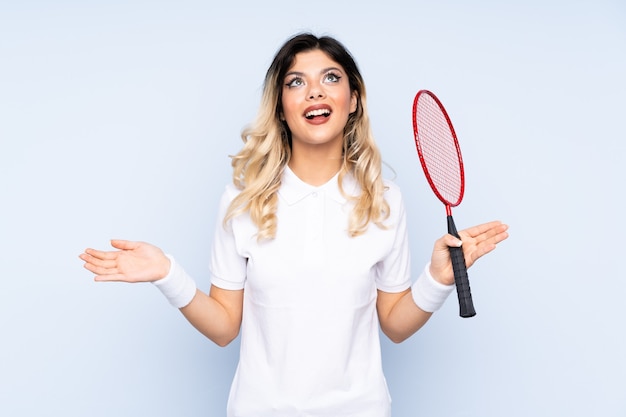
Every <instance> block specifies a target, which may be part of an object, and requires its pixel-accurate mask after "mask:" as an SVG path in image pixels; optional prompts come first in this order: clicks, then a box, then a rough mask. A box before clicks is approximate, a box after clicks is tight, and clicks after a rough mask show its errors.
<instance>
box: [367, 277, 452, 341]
mask: <svg viewBox="0 0 626 417" xmlns="http://www.w3.org/2000/svg"><path fill="white" fill-rule="evenodd" d="M429 266H430V265H427V266H426V268H425V269H424V272H423V273H422V274H421V275H420V277H419V278H418V279H417V281H415V283H414V284H413V285H412V286H411V288H409V289H407V290H405V291H404V292H401V293H395V294H394V293H386V292H383V291H379V293H378V301H377V309H378V317H379V320H380V325H381V328H382V330H383V332H384V333H385V334H386V335H387V336H388V337H389V338H390V339H391V340H392V341H394V342H396V343H399V342H402V341H403V340H406V339H407V338H408V337H410V336H411V335H413V334H414V333H415V332H417V331H418V330H419V329H420V328H421V327H422V326H423V325H424V324H425V323H426V322H427V321H428V319H430V317H431V316H432V313H433V312H435V311H437V310H438V309H439V308H440V307H441V305H442V304H443V303H444V301H445V300H446V299H447V298H448V295H449V294H450V293H451V292H452V290H453V289H454V285H444V284H441V283H440V282H438V281H436V280H435V279H434V278H433V277H432V276H431V275H430V272H429Z"/></svg>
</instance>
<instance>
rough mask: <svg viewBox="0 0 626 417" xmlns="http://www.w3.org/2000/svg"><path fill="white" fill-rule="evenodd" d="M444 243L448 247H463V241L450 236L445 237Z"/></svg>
mask: <svg viewBox="0 0 626 417" xmlns="http://www.w3.org/2000/svg"><path fill="white" fill-rule="evenodd" d="M443 243H445V245H446V246H448V247H453V248H459V247H461V245H463V241H462V240H461V239H458V238H457V237H455V236H452V235H450V234H448V235H445V236H444V237H443Z"/></svg>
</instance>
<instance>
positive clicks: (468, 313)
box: [448, 216, 476, 317]
mask: <svg viewBox="0 0 626 417" xmlns="http://www.w3.org/2000/svg"><path fill="white" fill-rule="evenodd" d="M448 233H450V234H451V235H453V236H455V237H457V238H459V239H460V236H459V233H458V232H457V230H456V226H455V225H454V220H453V219H452V216H448ZM450 259H451V260H452V269H453V270H454V282H455V284H456V293H457V296H458V297H459V310H460V313H459V314H460V316H461V317H474V316H475V315H476V310H474V302H473V301H472V292H471V291H470V285H469V278H468V276H467V266H466V264H465V256H463V249H462V248H455V247H450Z"/></svg>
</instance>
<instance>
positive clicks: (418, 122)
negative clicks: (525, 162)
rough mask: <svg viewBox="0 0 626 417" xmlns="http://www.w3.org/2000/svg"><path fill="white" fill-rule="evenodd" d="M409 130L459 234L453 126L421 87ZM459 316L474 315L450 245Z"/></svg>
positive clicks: (458, 255) (459, 166) (460, 173)
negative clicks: (454, 210) (453, 210)
mask: <svg viewBox="0 0 626 417" xmlns="http://www.w3.org/2000/svg"><path fill="white" fill-rule="evenodd" d="M413 133H414V134H415V145H416V147H417V154H418V155H419V159H420V162H421V164H422V168H423V170H424V174H425V175H426V179H427V180H428V184H430V188H432V190H433V191H434V193H435V195H436V196H437V198H438V199H439V200H440V201H441V202H442V203H443V204H444V205H445V206H446V215H447V218H448V233H450V234H451V235H454V236H456V237H457V238H459V234H458V232H457V230H456V226H455V224H454V219H453V218H452V207H456V206H458V205H459V204H460V203H461V200H463V193H464V192H465V172H464V170H463V158H462V157H461V148H460V147H459V142H458V140H457V137H456V133H455V132H454V127H453V126H452V122H451V121H450V117H448V113H447V112H446V109H445V108H444V107H443V105H442V104H441V101H439V99H438V98H437V97H436V96H435V95H434V94H433V93H432V92H430V91H428V90H421V91H419V92H418V93H417V95H416V96H415V100H414V101H413ZM450 258H451V260H452V269H453V270H454V282H455V284H456V292H457V295H458V298H459V309H460V315H461V317H473V316H475V315H476V311H475V310H474V304H473V301H472V293H471V291H470V285H469V279H468V276H467V267H466V265H465V257H464V256H463V249H462V248H455V247H450Z"/></svg>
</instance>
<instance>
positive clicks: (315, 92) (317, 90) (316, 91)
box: [309, 84, 324, 100]
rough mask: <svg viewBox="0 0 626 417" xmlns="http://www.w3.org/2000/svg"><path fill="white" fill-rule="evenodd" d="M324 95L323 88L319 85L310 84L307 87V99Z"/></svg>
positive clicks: (314, 98)
mask: <svg viewBox="0 0 626 417" xmlns="http://www.w3.org/2000/svg"><path fill="white" fill-rule="evenodd" d="M323 97H324V90H323V89H322V87H321V86H319V85H317V84H316V85H311V88H310V89H309V100H316V99H320V98H323Z"/></svg>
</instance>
